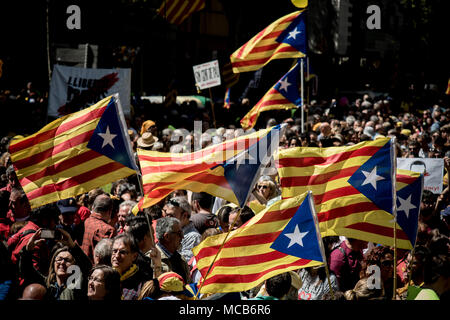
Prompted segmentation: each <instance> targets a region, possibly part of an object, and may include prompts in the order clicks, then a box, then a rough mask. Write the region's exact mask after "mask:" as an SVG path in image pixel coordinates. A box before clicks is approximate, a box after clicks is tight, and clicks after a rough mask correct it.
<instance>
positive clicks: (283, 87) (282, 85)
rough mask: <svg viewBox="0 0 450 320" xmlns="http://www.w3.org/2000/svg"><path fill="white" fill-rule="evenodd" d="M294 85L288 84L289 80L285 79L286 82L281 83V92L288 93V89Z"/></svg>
mask: <svg viewBox="0 0 450 320" xmlns="http://www.w3.org/2000/svg"><path fill="white" fill-rule="evenodd" d="M291 84H292V83H289V82H288V78H287V77H286V78H284V80H281V81H280V90H284V91H287V90H288V87H289V86H290V85H291Z"/></svg>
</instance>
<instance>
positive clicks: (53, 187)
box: [27, 161, 124, 200]
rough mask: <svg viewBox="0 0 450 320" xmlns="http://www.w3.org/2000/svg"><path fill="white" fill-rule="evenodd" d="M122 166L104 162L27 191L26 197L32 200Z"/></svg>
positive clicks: (79, 183)
mask: <svg viewBox="0 0 450 320" xmlns="http://www.w3.org/2000/svg"><path fill="white" fill-rule="evenodd" d="M122 168H124V165H123V164H121V163H119V162H115V161H113V162H110V163H107V164H104V165H103V166H101V167H98V168H94V169H92V170H89V171H86V172H83V173H81V174H79V175H77V176H74V177H71V178H69V179H67V180H65V181H62V182H59V183H53V184H50V185H46V186H43V187H41V188H38V189H36V190H33V191H30V192H28V193H27V197H28V199H30V200H32V199H35V198H38V197H41V196H45V195H47V194H50V193H53V192H55V191H58V192H61V191H63V190H66V189H69V188H71V187H75V186H77V185H81V184H83V183H86V182H88V181H90V180H94V179H96V178H98V177H101V176H103V175H106V174H108V173H111V172H114V171H116V170H119V169H122Z"/></svg>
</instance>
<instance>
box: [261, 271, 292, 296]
mask: <svg viewBox="0 0 450 320" xmlns="http://www.w3.org/2000/svg"><path fill="white" fill-rule="evenodd" d="M291 283H292V279H291V274H290V273H289V272H284V273H281V274H278V275H276V276H273V277H271V278H269V279H267V280H266V281H265V287H266V291H267V293H268V294H269V295H270V296H272V297H275V298H278V299H281V298H282V297H283V296H285V295H286V294H287V293H288V292H289V290H290V288H291Z"/></svg>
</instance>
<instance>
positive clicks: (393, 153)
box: [391, 137, 397, 300]
mask: <svg viewBox="0 0 450 320" xmlns="http://www.w3.org/2000/svg"><path fill="white" fill-rule="evenodd" d="M395 140H396V139H395V137H394V138H392V139H391V162H392V169H391V170H392V172H391V177H392V200H393V207H392V213H393V215H394V248H393V250H394V268H393V269H394V270H393V273H394V274H393V277H394V279H393V282H394V283H393V287H394V290H393V291H394V292H393V296H392V300H395V298H396V293H397V191H396V185H397V182H396V180H397V179H396V173H397V150H396V148H395V143H396V141H395Z"/></svg>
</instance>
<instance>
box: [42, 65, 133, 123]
mask: <svg viewBox="0 0 450 320" xmlns="http://www.w3.org/2000/svg"><path fill="white" fill-rule="evenodd" d="M115 93H118V94H119V99H120V102H121V104H122V107H123V113H124V115H125V116H126V117H127V116H129V115H130V94H131V69H88V68H77V67H67V66H62V65H55V66H54V68H53V74H52V80H51V82H50V92H49V102H48V111H47V113H48V116H50V117H54V118H58V117H61V116H63V115H65V114H69V113H72V112H76V111H79V110H81V109H84V108H86V107H88V106H91V105H93V104H94V103H96V102H98V101H100V100H101V99H103V98H105V97H107V96H109V95H112V94H115Z"/></svg>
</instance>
